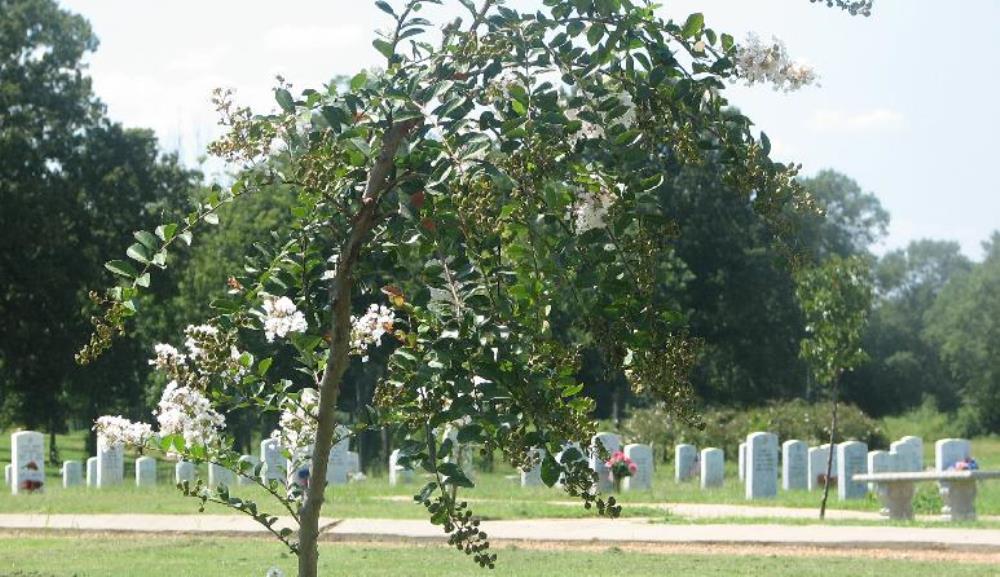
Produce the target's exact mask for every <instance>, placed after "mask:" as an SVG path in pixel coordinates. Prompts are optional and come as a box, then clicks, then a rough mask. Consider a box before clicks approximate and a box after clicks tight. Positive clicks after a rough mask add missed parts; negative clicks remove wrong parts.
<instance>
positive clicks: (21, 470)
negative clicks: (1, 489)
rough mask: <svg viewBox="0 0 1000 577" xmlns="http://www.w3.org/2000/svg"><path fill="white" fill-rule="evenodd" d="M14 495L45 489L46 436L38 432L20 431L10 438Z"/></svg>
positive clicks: (11, 484)
mask: <svg viewBox="0 0 1000 577" xmlns="http://www.w3.org/2000/svg"><path fill="white" fill-rule="evenodd" d="M10 458H11V461H12V462H11V464H12V465H13V467H12V468H11V479H10V491H11V493H12V494H14V495H17V494H18V493H31V492H34V491H41V490H43V489H44V488H45V436H44V435H42V434H41V433H39V432H37V431H18V432H16V433H14V434H13V435H11V436H10Z"/></svg>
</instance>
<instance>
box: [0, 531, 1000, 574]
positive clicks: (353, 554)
mask: <svg viewBox="0 0 1000 577" xmlns="http://www.w3.org/2000/svg"><path fill="white" fill-rule="evenodd" d="M496 551H497V553H498V555H499V559H498V562H497V567H496V569H495V570H493V571H489V570H485V569H479V568H478V567H477V566H476V565H474V564H473V562H472V561H471V560H470V559H468V558H467V557H466V556H465V555H463V554H461V553H459V552H457V551H455V550H454V549H449V548H447V547H445V546H443V545H431V544H400V543H381V544H374V543H373V544H347V543H343V544H340V543H323V544H321V545H320V573H321V574H322V575H328V576H336V575H345V576H347V575H349V576H351V577H365V576H375V575H379V576H381V575H405V576H406V577H431V576H434V577H448V576H463V577H464V576H470V575H472V576H474V575H480V574H481V575H484V576H485V575H489V576H496V577H503V576H508V575H510V576H515V575H516V576H519V577H525V576H537V577H556V576H559V577H561V576H564V575H609V576H617V575H628V576H629V577H644V576H657V577H659V576H661V575H665V574H671V575H685V576H687V577H710V576H711V577H722V576H727V577H728V576H734V575H735V576H748V575H759V576H765V575H766V576H768V577H829V576H830V575H892V574H905V575H907V577H937V576H938V575H945V574H946V575H948V576H949V577H971V576H974V575H975V576H980V575H990V574H995V573H994V571H995V570H996V567H995V565H987V564H985V563H966V562H960V563H956V562H955V561H910V560H900V559H882V558H864V557H853V558H852V557H849V556H824V557H823V558H822V559H819V558H816V557H809V556H804V555H803V554H795V555H792V554H788V553H785V554H774V553H768V551H767V549H766V548H762V549H761V550H760V554H756V553H750V554H732V553H729V554H726V553H717V554H709V553H706V552H692V553H686V552H681V553H677V552H666V553H656V552H646V551H636V550H626V549H621V548H618V547H608V548H593V547H591V548H587V549H575V550H574V549H561V550H560V549H524V548H518V547H517V546H513V545H512V546H507V545H503V544H500V545H498V546H497V549H496ZM273 566H276V567H280V568H281V569H282V570H284V572H285V575H288V576H293V575H295V572H294V566H295V559H294V557H293V556H291V555H290V554H288V553H287V552H283V551H282V549H281V547H279V546H278V545H277V544H276V543H272V542H269V541H263V540H256V539H232V538H212V539H203V538H193V537H159V538H130V537H122V536H119V535H83V536H80V535H72V536H70V535H65V536H57V535H45V536H42V535H37V534H34V535H33V534H20V535H10V534H0V576H10V577H14V576H19V577H36V576H38V577H41V576H45V577H70V576H79V577H123V576H132V575H135V576H140V575H154V574H155V575H170V576H171V577H196V576H197V577H202V576H204V575H213V576H214V577H230V576H231V577H246V576H247V575H263V574H264V573H265V572H266V571H267V570H268V568H270V567H273Z"/></svg>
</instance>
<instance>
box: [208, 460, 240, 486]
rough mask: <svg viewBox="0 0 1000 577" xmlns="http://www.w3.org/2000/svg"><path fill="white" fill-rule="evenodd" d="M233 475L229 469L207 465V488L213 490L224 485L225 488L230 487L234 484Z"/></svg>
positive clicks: (211, 464)
mask: <svg viewBox="0 0 1000 577" xmlns="http://www.w3.org/2000/svg"><path fill="white" fill-rule="evenodd" d="M235 480H236V478H235V475H233V472H232V471H230V470H229V469H227V468H225V467H223V466H221V465H216V464H215V463H209V464H208V486H209V487H212V488H215V487H218V486H219V485H225V486H226V487H232V486H233V485H234V484H235V483H234V482H233V481H235Z"/></svg>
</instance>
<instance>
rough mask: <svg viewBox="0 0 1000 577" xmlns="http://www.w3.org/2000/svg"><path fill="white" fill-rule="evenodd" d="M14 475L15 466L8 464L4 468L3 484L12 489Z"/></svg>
mask: <svg viewBox="0 0 1000 577" xmlns="http://www.w3.org/2000/svg"><path fill="white" fill-rule="evenodd" d="M13 474H14V465H11V464H10V463H7V464H6V465H4V466H3V484H4V485H6V486H7V487H10V481H11V475H13Z"/></svg>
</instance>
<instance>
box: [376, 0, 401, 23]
mask: <svg viewBox="0 0 1000 577" xmlns="http://www.w3.org/2000/svg"><path fill="white" fill-rule="evenodd" d="M375 5H376V6H378V9H379V10H381V11H382V12H385V13H386V14H388V15H389V16H392V17H393V18H396V19H397V20H398V19H399V17H398V16H396V11H395V10H393V9H392V6H390V5H389V3H388V2H386V1H385V0H376V1H375Z"/></svg>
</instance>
